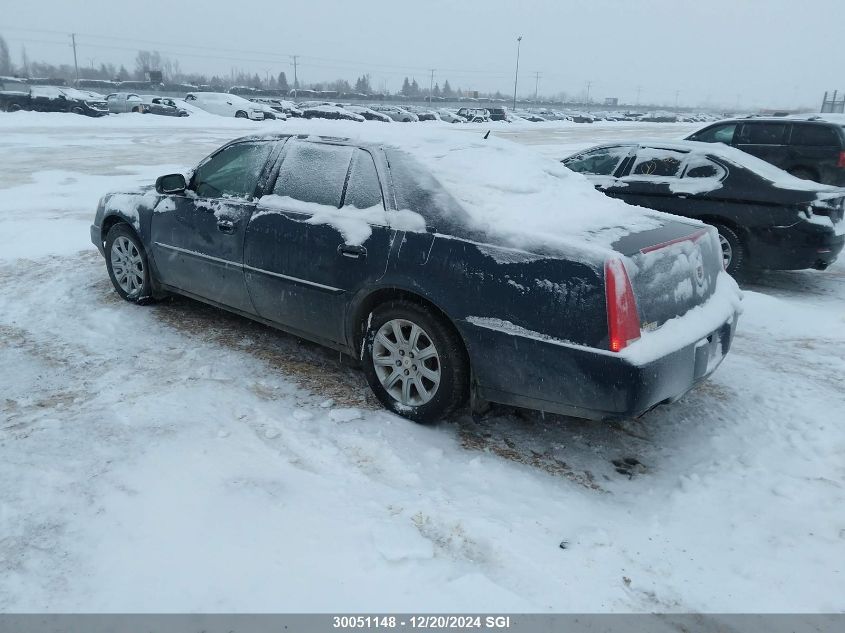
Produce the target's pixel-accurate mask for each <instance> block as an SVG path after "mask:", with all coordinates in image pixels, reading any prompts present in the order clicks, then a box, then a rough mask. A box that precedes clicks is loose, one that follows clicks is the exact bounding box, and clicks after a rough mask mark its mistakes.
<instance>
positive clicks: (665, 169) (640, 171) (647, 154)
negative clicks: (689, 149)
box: [631, 147, 686, 178]
mask: <svg viewBox="0 0 845 633" xmlns="http://www.w3.org/2000/svg"><path fill="white" fill-rule="evenodd" d="M685 158H686V154H684V153H683V152H676V151H674V150H669V149H656V148H651V147H644V148H643V149H641V150H640V151H638V152H637V159H636V161H634V167H633V168H632V169H631V175H632V176H653V177H662V178H672V177H674V176H678V175H679V174H680V171H681V165H682V164H683V162H684V159H685Z"/></svg>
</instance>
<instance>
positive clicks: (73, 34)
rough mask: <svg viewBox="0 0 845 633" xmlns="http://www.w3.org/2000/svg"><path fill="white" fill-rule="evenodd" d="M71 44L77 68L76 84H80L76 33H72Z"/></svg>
mask: <svg viewBox="0 0 845 633" xmlns="http://www.w3.org/2000/svg"><path fill="white" fill-rule="evenodd" d="M70 41H71V45H72V46H73V67H74V68H75V69H76V85H77V86H78V85H79V64H78V63H77V61H76V33H71V34H70Z"/></svg>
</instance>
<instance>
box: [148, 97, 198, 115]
mask: <svg viewBox="0 0 845 633" xmlns="http://www.w3.org/2000/svg"><path fill="white" fill-rule="evenodd" d="M140 97H141V101H143V102H144V113H149V114H158V115H161V116H179V117H185V116H189V114H190V113H189V112H188V111H187V110H186V109H185V108H181V107H179V106H178V105H176V102H175V101H174V100H173V99H170V98H169V97H158V96H156V95H140Z"/></svg>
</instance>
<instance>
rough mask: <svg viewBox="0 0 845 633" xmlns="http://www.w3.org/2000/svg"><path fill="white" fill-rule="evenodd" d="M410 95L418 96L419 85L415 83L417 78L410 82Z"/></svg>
mask: <svg viewBox="0 0 845 633" xmlns="http://www.w3.org/2000/svg"><path fill="white" fill-rule="evenodd" d="M411 96H413V97H419V96H420V85H419V84H418V83H417V80H416V79H414V80H413V81H412V82H411Z"/></svg>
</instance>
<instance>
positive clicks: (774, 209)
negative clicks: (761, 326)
mask: <svg viewBox="0 0 845 633" xmlns="http://www.w3.org/2000/svg"><path fill="white" fill-rule="evenodd" d="M562 162H563V164H564V165H566V166H567V167H568V168H569V169H571V170H573V171H576V172H579V173H582V174H584V175H585V176H587V178H589V179H590V180H591V181H593V182H594V184H595V185H596V187H598V188H599V189H600V190H601V191H603V192H604V193H606V194H607V195H609V196H613V197H614V198H619V199H621V200H624V201H625V202H628V203H630V204H636V205H639V206H642V207H648V208H650V209H656V210H658V211H666V212H668V213H676V214H678V215H683V216H686V217H689V218H695V219H697V220H701V221H703V222H707V223H708V224H711V225H713V226H714V227H716V229H717V230H718V231H719V241H720V243H721V246H722V256H723V259H724V265H725V268H726V269H727V270H728V272H729V273H731V274H736V273H740V272H742V271H743V270H745V269H748V268H763V269H777V270H796V269H801V268H816V269H819V270H824V269H825V268H827V267H828V266H830V264H832V263H833V262H834V261H835V260H836V258H837V256H838V255H839V253H840V252H841V251H842V247H843V245H845V220H843V210H845V188H837V187H831V186H829V185H822V184H819V183H816V182H812V181H809V180H801V179H799V178H796V177H795V176H792V175H791V174H789V173H787V172H785V171H783V170H781V169H778V168H777V167H775V166H774V165H771V164H769V163H767V162H765V161H762V160H760V159H759V158H756V157H754V156H751V155H750V154H746V153H745V152H742V151H740V150H738V149H735V148H733V147H728V146H727V145H723V144H722V143H699V142H695V141H652V142H649V141H644V142H640V143H630V142H627V143H614V144H610V145H602V146H598V147H593V148H590V149H588V150H585V151H582V152H579V153H578V154H576V155H574V156H570V157H569V158H565V159H564V160H563V161H562Z"/></svg>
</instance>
